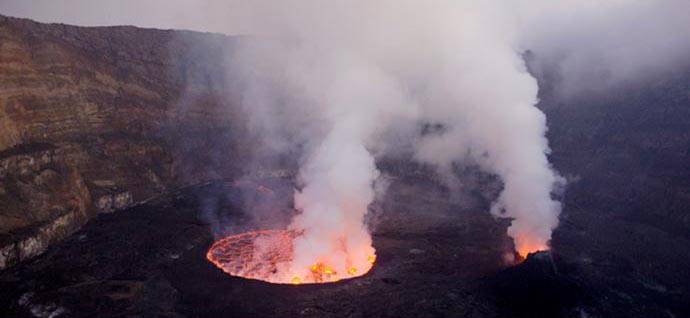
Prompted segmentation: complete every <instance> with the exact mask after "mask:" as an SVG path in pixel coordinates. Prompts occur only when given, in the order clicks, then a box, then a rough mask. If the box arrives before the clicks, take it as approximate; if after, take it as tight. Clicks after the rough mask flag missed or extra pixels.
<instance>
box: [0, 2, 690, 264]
mask: <svg viewBox="0 0 690 318" xmlns="http://www.w3.org/2000/svg"><path fill="white" fill-rule="evenodd" d="M127 2H128V1H118V2H113V3H112V4H107V5H104V4H99V5H98V6H97V7H94V5H93V4H92V3H91V1H79V0H73V1H68V2H65V3H61V5H60V6H59V7H60V8H55V4H54V2H52V1H36V2H32V5H30V6H29V5H27V4H26V2H25V1H15V0H7V1H6V2H4V4H3V5H0V10H3V12H5V13H8V14H12V13H13V12H19V14H20V15H21V12H29V11H30V12H32V14H34V15H37V16H38V18H39V19H42V20H44V21H45V20H48V21H56V20H57V21H62V22H73V23H82V24H91V25H93V24H118V23H117V22H115V21H112V19H114V17H115V16H116V15H117V14H122V13H126V12H131V10H127V8H139V7H140V6H139V5H142V4H147V5H144V6H143V8H144V10H143V11H142V10H139V11H140V12H139V13H138V14H125V16H126V19H125V20H124V21H125V22H126V23H132V24H138V25H147V26H151V25H153V26H162V27H186V28H191V29H197V30H204V31H216V32H224V33H227V34H238V33H244V34H251V35H257V37H253V38H251V39H250V38H248V39H246V40H243V41H241V45H240V47H239V48H238V51H237V52H234V53H233V55H232V56H231V59H232V65H233V67H232V69H231V70H229V74H230V76H231V77H233V78H235V79H237V81H238V82H240V83H241V85H240V86H241V88H242V90H241V92H239V93H238V92H234V93H233V94H239V95H241V98H242V101H241V103H242V105H243V107H244V109H245V110H247V113H248V114H250V117H249V124H250V126H251V127H254V128H255V130H256V132H257V134H258V135H259V136H261V139H262V140H263V142H264V145H263V146H265V147H266V148H267V149H270V151H273V152H285V151H293V150H294V149H295V148H299V149H300V150H301V153H304V157H303V158H302V160H301V161H300V163H301V168H300V174H299V179H300V182H301V185H300V189H299V190H298V191H296V194H295V199H296V200H295V201H296V205H297V208H299V209H300V210H301V211H302V213H301V214H300V215H299V216H298V217H297V218H296V219H295V220H294V221H293V222H292V225H291V227H292V228H293V229H296V230H300V231H303V233H304V234H303V236H302V238H301V239H300V240H299V241H298V242H297V243H296V246H295V260H294V262H293V263H294V264H292V266H293V268H290V269H286V270H289V271H293V272H300V271H304V270H306V269H305V268H307V267H308V266H309V265H310V264H313V263H315V262H324V263H329V264H330V266H333V267H334V270H336V271H339V272H344V271H347V270H350V269H351V267H357V266H359V267H362V268H367V266H368V265H366V264H364V262H365V261H367V260H368V258H369V257H370V256H372V255H373V254H374V250H373V248H372V246H371V237H370V235H369V233H368V231H367V229H366V225H365V224H364V223H363V220H364V218H363V217H364V214H365V213H366V210H367V206H368V204H369V203H370V202H371V201H372V199H373V198H374V196H375V195H376V193H375V191H374V187H373V184H374V182H375V181H376V179H377V177H378V176H379V172H378V171H377V169H376V165H375V157H376V156H377V155H379V154H390V153H392V152H394V151H395V150H396V149H397V148H401V147H409V148H411V149H413V151H414V158H415V159H416V160H418V161H420V162H424V163H429V164H433V165H435V166H436V167H438V168H439V171H440V172H447V171H452V169H451V167H452V165H453V164H455V163H466V162H471V163H473V164H477V165H478V166H480V167H481V168H482V169H484V170H486V171H487V172H490V173H494V174H496V175H497V176H499V177H500V179H501V180H502V181H503V184H504V187H503V190H502V192H501V194H500V196H499V198H498V200H497V201H496V202H495V203H494V204H493V207H492V209H491V212H492V213H493V214H494V215H496V216H500V217H509V218H511V219H512V223H511V226H510V228H509V230H508V234H509V235H510V236H511V237H513V239H514V240H515V245H516V248H517V250H518V252H520V253H521V254H523V255H524V254H526V253H528V252H531V251H535V250H539V249H546V248H548V247H549V246H548V245H549V240H550V238H551V233H552V231H553V229H554V228H555V227H556V226H557V224H558V215H559V213H560V210H561V204H560V203H559V202H557V201H556V200H554V199H552V192H553V191H554V188H555V187H557V186H558V184H559V183H560V182H561V178H560V177H559V176H558V174H557V173H556V172H554V171H553V169H552V168H551V167H550V165H549V162H548V161H547V157H546V156H547V154H548V152H549V147H548V141H547V140H546V138H545V133H546V129H547V124H546V118H545V116H544V114H543V113H541V112H540V111H539V110H538V109H537V108H536V107H535V104H536V103H537V102H538V100H537V92H538V87H537V82H536V80H535V79H534V78H533V77H532V76H531V75H530V74H529V73H528V72H527V70H526V67H525V63H524V61H523V58H522V56H521V54H523V53H524V52H525V51H526V50H530V51H532V52H533V53H534V54H535V55H536V58H537V61H536V63H535V64H534V65H532V66H533V69H532V71H533V72H535V74H536V75H541V74H542V73H546V72H554V71H555V72H556V73H557V74H558V83H556V84H557V85H558V90H560V92H561V93H564V94H565V95H572V94H575V95H576V94H582V93H583V92H590V91H596V90H605V89H607V88H609V87H611V86H612V85H617V84H620V83H626V82H629V81H634V80H636V79H639V78H642V77H646V76H650V74H654V73H660V72H662V73H663V72H668V71H670V70H673V69H674V68H675V67H678V66H679V65H682V66H687V65H690V59H689V58H688V55H687V52H688V50H690V23H688V22H687V21H690V5H689V4H690V2H688V1H687V0H656V1H651V0H650V1H644V0H611V1H599V0H564V1H548V0H515V1H509V0H505V1H498V0H489V1H471V0H456V1H451V0H437V1H412V0H395V1H394V0H380V1H363V0H352V1H344V0H343V1H341V0H333V1H316V0H304V1H297V0H283V1H268V0H252V1H239V0H231V1H220V0H207V1H188V0H174V1H164V3H163V1H161V0H155V1H153V0H152V1H148V2H147V1H141V0H138V1H136V4H137V5H132V4H129V5H128V4H127ZM41 3H43V5H42V6H41V5H40V4H41ZM112 6H115V8H113V7H112ZM40 7H43V8H44V9H43V10H41V8H40ZM80 8H81V9H83V8H88V12H89V14H84V10H80ZM146 8H148V9H146ZM149 9H150V10H149ZM113 12H114V13H115V14H113ZM99 14H100V15H102V17H101V18H100V20H99V16H98V15H99ZM56 15H58V16H56ZM29 16H31V15H29ZM142 16H143V17H144V18H142V20H140V21H139V22H137V21H135V20H136V18H137V17H142ZM87 18H88V19H87ZM78 19H82V20H78ZM84 19H86V20H84ZM429 124H430V125H434V126H435V127H441V128H440V129H438V131H434V132H433V133H428V134H421V133H420V132H419V130H420V129H419V127H420V126H423V125H429ZM390 131H396V133H397V135H398V136H400V135H403V136H405V137H406V138H397V139H395V141H394V142H393V141H392V139H391V138H386V136H388V134H387V133H388V132H390ZM401 139H403V140H404V142H401V141H400V140H401ZM369 266H370V265H369Z"/></svg>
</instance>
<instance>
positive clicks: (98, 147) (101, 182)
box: [0, 16, 251, 269]
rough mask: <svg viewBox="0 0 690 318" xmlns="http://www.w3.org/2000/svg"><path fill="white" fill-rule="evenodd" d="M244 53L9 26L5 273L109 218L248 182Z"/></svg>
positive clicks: (0, 239) (1, 108)
mask: <svg viewBox="0 0 690 318" xmlns="http://www.w3.org/2000/svg"><path fill="white" fill-rule="evenodd" d="M234 41H235V39H234V38H231V37H226V36H221V35H214V34H202V33H194V32H184V31H169V30H152V29H139V28H135V27H96V28H83V27H75V26H67V25H62V24H41V23H36V22H32V21H30V20H26V19H16V18H10V17H3V16H0V269H2V268H5V267H8V266H11V265H13V264H16V263H17V262H19V261H21V260H23V259H26V258H29V257H32V256H35V255H37V254H40V253H41V252H42V251H43V250H45V249H46V248H47V247H48V246H49V245H50V244H52V243H53V242H56V241H59V240H60V239H62V238H64V237H65V236H67V235H69V234H70V233H72V232H73V231H75V230H77V229H78V228H79V227H80V226H81V225H83V224H84V223H85V222H86V221H87V220H88V219H89V218H91V217H92V216H94V215H95V214H97V213H101V212H112V211H115V210H118V209H122V208H126V207H128V206H131V205H134V204H137V203H138V202H141V201H143V200H146V199H148V198H151V197H153V196H156V195H159V194H161V193H164V192H166V191H168V190H169V189H171V188H176V187H179V186H182V185H186V184H194V183H200V182H205V181H207V180H210V179H219V178H232V177H234V176H236V175H238V174H239V173H241V172H240V167H242V166H244V165H243V164H242V162H244V161H247V160H248V158H250V150H249V148H250V147H249V145H251V142H249V141H247V142H246V144H243V141H244V140H245V139H246V138H243V137H242V136H243V134H244V133H243V130H242V125H240V124H237V123H241V122H242V121H241V120H238V118H239V117H240V116H241V115H240V114H238V113H236V112H235V110H234V109H235V108H233V107H232V106H233V105H232V103H231V100H230V99H229V98H227V94H226V92H224V91H223V90H224V89H225V87H224V86H223V85H222V83H224V81H225V76H226V74H225V73H224V72H225V68H224V67H223V65H224V63H226V61H227V58H228V56H227V54H228V52H230V50H231V49H232V46H233V43H234Z"/></svg>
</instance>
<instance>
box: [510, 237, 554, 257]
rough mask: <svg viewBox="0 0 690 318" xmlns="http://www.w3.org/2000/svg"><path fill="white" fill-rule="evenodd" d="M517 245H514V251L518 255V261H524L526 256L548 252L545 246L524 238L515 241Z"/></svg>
mask: <svg viewBox="0 0 690 318" xmlns="http://www.w3.org/2000/svg"><path fill="white" fill-rule="evenodd" d="M517 241H518V242H519V243H518V244H516V245H517V246H516V251H517V253H518V255H519V256H520V259H522V260H524V259H525V258H527V255H529V254H532V253H536V252H539V251H548V250H549V247H548V246H546V245H545V244H542V243H538V242H533V241H531V240H529V239H525V238H520V239H519V240H517Z"/></svg>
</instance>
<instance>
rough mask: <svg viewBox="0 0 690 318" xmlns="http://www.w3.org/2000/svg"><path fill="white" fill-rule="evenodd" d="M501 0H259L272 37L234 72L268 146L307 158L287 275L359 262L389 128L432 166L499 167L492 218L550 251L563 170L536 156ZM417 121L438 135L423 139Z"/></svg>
mask: <svg viewBox="0 0 690 318" xmlns="http://www.w3.org/2000/svg"><path fill="white" fill-rule="evenodd" d="M507 9H508V8H507V6H503V5H500V4H498V3H494V2H484V3H482V4H478V3H475V2H470V1H437V2H433V3H420V2H417V1H378V2H375V3H373V2H368V1H354V2H352V1H335V2H322V1H299V2H289V1H288V2H286V3H284V5H276V4H275V3H270V4H269V3H268V2H262V1H259V2H257V4H256V8H255V10H254V12H255V13H257V15H256V17H257V18H259V17H264V18H266V19H268V21H265V23H261V24H260V25H259V26H258V27H257V30H256V32H257V33H260V34H264V35H270V37H268V36H267V37H266V38H265V39H263V40H256V41H252V42H251V43H247V44H246V45H244V46H243V47H242V48H241V49H240V53H239V54H237V55H236V56H235V57H234V58H235V60H234V63H235V65H237V68H236V69H234V70H233V71H234V72H235V76H239V77H240V78H242V80H243V81H246V82H247V83H248V84H247V87H246V90H245V91H246V93H245V94H244V98H243V105H245V107H246V109H247V110H248V111H249V113H250V114H251V115H252V118H253V120H252V121H253V122H255V123H257V124H258V127H259V128H260V129H261V130H262V131H264V132H265V133H266V135H265V137H266V139H268V140H271V143H272V144H273V143H275V144H281V145H282V144H286V145H290V144H292V145H294V144H299V145H301V146H303V147H304V149H305V154H306V155H305V157H304V158H303V161H302V166H301V168H300V174H299V177H300V182H301V183H302V186H303V187H302V188H301V189H300V190H298V191H297V192H296V195H295V199H296V200H295V201H296V207H297V208H298V209H300V210H301V214H300V215H299V216H298V217H296V218H295V220H294V221H293V223H292V225H291V228H292V229H295V230H298V231H303V235H302V236H301V237H299V238H298V239H297V240H296V242H295V250H294V253H295V254H294V261H293V264H292V267H291V268H289V270H287V271H286V274H284V275H287V276H291V275H297V276H300V277H304V276H306V274H308V273H307V272H308V271H309V267H310V266H311V265H312V264H315V263H324V264H328V265H329V266H332V267H333V269H334V270H335V271H337V272H346V271H348V270H349V269H350V268H365V269H368V267H367V266H370V265H367V262H368V259H369V258H370V257H371V256H373V255H374V250H373V247H372V245H371V237H370V235H369V233H368V231H367V229H366V225H365V224H364V223H363V220H364V215H365V214H366V212H367V206H368V205H369V203H371V201H372V200H373V198H374V195H375V193H374V190H373V189H374V188H373V185H374V182H375V180H376V178H377V177H378V175H379V172H378V171H377V170H376V165H375V160H374V158H375V156H376V155H377V154H379V153H381V152H385V151H387V150H389V149H391V148H392V147H391V145H388V144H386V142H387V141H388V140H387V139H386V138H383V137H382V136H383V135H385V133H386V132H387V131H390V130H402V131H405V132H407V133H408V134H409V137H410V138H409V139H408V140H407V142H408V143H409V144H410V145H411V146H413V149H415V159H416V160H418V161H420V162H424V163H430V164H433V165H436V166H438V167H439V171H448V170H450V169H448V167H450V166H451V165H452V164H453V163H456V162H466V161H472V162H474V163H477V164H479V165H480V166H481V167H482V168H484V169H485V170H486V171H488V172H490V173H495V174H497V175H498V176H500V177H501V179H502V180H503V182H504V189H503V192H502V193H501V195H500V198H499V199H498V201H497V202H496V203H495V204H494V207H493V209H492V213H494V214H495V215H496V216H500V217H509V218H512V219H513V221H512V225H511V226H510V228H509V232H508V234H509V235H511V236H512V237H513V238H514V239H515V244H516V248H517V250H518V251H519V252H520V253H522V254H526V253H527V252H531V251H535V250H540V249H547V248H548V241H549V239H550V237H551V232H552V230H553V229H554V228H555V227H556V225H557V223H558V214H559V212H560V203H559V202H557V201H554V200H553V199H551V191H552V189H553V186H554V185H555V184H556V183H557V182H558V180H559V178H558V176H557V174H556V173H554V172H553V171H552V169H551V168H550V166H549V164H548V161H547V159H546V153H548V144H547V140H546V139H545V137H544V133H545V131H546V120H545V117H544V115H543V114H542V113H541V112H540V111H539V110H538V109H537V108H535V107H534V105H535V104H536V103H537V98H536V96H537V84H536V81H535V80H534V78H532V77H531V76H530V75H529V74H528V73H527V71H526V68H525V65H524V62H523V60H522V58H521V55H520V54H521V52H520V51H519V50H518V47H517V43H516V40H517V35H516V33H515V30H516V29H517V27H518V25H517V23H518V21H517V19H516V18H515V17H514V16H512V15H511V14H510V11H509V10H507ZM238 70H240V71H239V72H238ZM423 124H434V125H441V126H442V127H443V130H442V132H440V133H435V134H428V135H421V134H420V133H419V130H418V127H420V126H421V125H423ZM412 128H414V129H412ZM286 137H287V138H286ZM273 140H278V141H280V142H273ZM286 140H289V141H287V142H286ZM287 278H288V277H286V278H285V279H287Z"/></svg>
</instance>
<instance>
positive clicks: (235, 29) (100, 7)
mask: <svg viewBox="0 0 690 318" xmlns="http://www.w3.org/2000/svg"><path fill="white" fill-rule="evenodd" d="M247 2H249V3H251V1H247ZM229 5H232V7H233V9H234V10H228V9H227V8H228V7H229ZM221 7H222V8H221ZM246 8H247V5H244V4H243V1H234V0H231V1H198V0H117V1H101V0H95V1H94V0H0V14H3V15H9V16H14V17H22V18H30V19H32V20H36V21H40V22H59V23H66V24H74V25H84V26H104V25H136V26H140V27H152V28H161V29H189V30H197V31H209V32H224V33H246V31H247V30H246V29H245V28H242V27H240V25H242V24H244V23H245V22H246V21H245V18H243V17H246V16H247V15H246V14H245V13H246V12H245V10H246Z"/></svg>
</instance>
